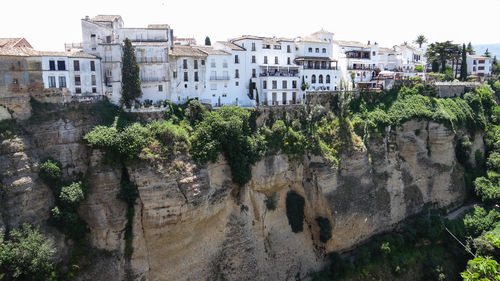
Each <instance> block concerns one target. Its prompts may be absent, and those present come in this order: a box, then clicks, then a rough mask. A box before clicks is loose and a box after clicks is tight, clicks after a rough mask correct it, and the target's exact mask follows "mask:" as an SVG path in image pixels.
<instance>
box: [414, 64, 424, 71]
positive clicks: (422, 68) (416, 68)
mask: <svg viewBox="0 0 500 281" xmlns="http://www.w3.org/2000/svg"><path fill="white" fill-rule="evenodd" d="M415 71H416V72H424V67H423V66H421V65H416V66H415Z"/></svg>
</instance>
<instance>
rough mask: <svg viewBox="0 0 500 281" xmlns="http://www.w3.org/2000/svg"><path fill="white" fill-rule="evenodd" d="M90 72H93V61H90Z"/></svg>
mask: <svg viewBox="0 0 500 281" xmlns="http://www.w3.org/2000/svg"><path fill="white" fill-rule="evenodd" d="M90 71H95V61H93V60H91V61H90Z"/></svg>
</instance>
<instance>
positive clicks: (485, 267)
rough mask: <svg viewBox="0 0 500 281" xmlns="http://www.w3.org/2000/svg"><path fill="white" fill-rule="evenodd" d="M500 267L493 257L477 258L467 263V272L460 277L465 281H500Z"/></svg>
mask: <svg viewBox="0 0 500 281" xmlns="http://www.w3.org/2000/svg"><path fill="white" fill-rule="evenodd" d="M499 273H500V265H499V264H498V263H497V262H496V261H495V260H494V259H492V258H491V257H481V256H479V257H476V258H474V259H473V260H470V261H469V262H468V263H467V270H466V271H464V272H462V273H461V274H460V275H461V276H462V278H463V279H464V281H487V280H494V281H499V280H500V274H499Z"/></svg>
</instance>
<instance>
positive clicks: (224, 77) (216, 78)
mask: <svg viewBox="0 0 500 281" xmlns="http://www.w3.org/2000/svg"><path fill="white" fill-rule="evenodd" d="M210 80H211V81H217V80H220V81H224V80H229V76H228V75H222V76H210Z"/></svg>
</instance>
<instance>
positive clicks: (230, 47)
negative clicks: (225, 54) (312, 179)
mask: <svg viewBox="0 0 500 281" xmlns="http://www.w3.org/2000/svg"><path fill="white" fill-rule="evenodd" d="M217 43H219V44H222V45H224V46H226V47H228V48H229V49H231V50H233V51H245V48H243V47H240V46H238V45H236V44H234V43H233V42H228V41H217Z"/></svg>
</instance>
